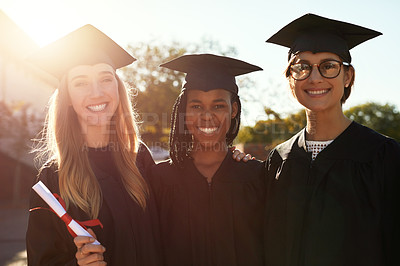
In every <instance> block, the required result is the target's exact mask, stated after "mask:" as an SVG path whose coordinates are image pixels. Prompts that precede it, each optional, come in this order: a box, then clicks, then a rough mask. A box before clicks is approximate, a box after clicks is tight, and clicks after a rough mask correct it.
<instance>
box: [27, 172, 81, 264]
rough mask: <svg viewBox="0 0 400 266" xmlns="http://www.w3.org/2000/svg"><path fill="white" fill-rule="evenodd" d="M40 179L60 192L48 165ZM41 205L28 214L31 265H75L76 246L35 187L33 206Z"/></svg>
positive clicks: (28, 248)
mask: <svg viewBox="0 0 400 266" xmlns="http://www.w3.org/2000/svg"><path fill="white" fill-rule="evenodd" d="M39 179H40V180H42V182H44V183H45V184H46V185H47V186H48V187H49V188H50V189H51V190H52V191H54V192H58V184H57V182H56V180H57V176H56V174H55V173H54V170H52V169H51V168H46V169H44V170H43V172H42V173H41V175H40V177H39ZM36 207H41V208H43V209H37V210H34V211H31V212H30V213H29V221H28V229H27V233H26V247H27V253H28V264H29V265H76V259H75V256H74V255H75V250H76V248H75V246H74V244H73V240H72V237H71V236H70V234H69V233H68V230H67V229H66V226H65V224H64V223H63V221H62V220H61V219H60V218H59V217H58V216H57V215H56V214H55V213H53V212H51V211H49V210H47V209H48V208H49V207H48V206H47V204H46V203H45V202H44V201H43V200H42V199H41V198H40V197H39V196H38V195H37V194H36V193H35V192H34V191H33V190H32V191H31V196H30V208H31V209H32V208H36Z"/></svg>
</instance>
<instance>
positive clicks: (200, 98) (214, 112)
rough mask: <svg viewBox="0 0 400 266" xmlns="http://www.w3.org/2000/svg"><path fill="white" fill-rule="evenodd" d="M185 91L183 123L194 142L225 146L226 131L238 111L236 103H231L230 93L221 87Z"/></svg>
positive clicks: (203, 144) (211, 145) (204, 145)
mask: <svg viewBox="0 0 400 266" xmlns="http://www.w3.org/2000/svg"><path fill="white" fill-rule="evenodd" d="M187 93H188V95H187V105H186V116H185V123H186V127H187V129H188V130H189V132H190V133H191V134H192V135H193V138H194V144H195V145H197V144H200V145H201V146H202V147H213V146H215V145H216V144H219V145H221V144H222V145H223V146H219V147H224V146H226V133H227V132H228V130H229V127H230V125H231V119H232V118H234V117H235V116H236V115H237V111H238V105H237V103H236V102H234V103H233V104H231V93H230V92H228V91H226V90H223V89H216V90H210V91H207V92H204V91H201V90H190V91H188V92H187ZM195 147H197V146H195Z"/></svg>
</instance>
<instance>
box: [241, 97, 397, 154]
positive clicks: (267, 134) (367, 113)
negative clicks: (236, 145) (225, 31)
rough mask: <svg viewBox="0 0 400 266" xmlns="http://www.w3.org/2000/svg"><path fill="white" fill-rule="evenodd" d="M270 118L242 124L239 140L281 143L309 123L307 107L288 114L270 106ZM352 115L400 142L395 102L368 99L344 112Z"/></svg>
mask: <svg viewBox="0 0 400 266" xmlns="http://www.w3.org/2000/svg"><path fill="white" fill-rule="evenodd" d="M264 111H265V113H266V114H267V117H268V119H267V120H263V121H258V122H257V123H256V124H255V125H254V127H249V126H247V127H243V128H241V130H240V131H239V135H238V142H240V143H263V144H265V145H266V146H267V147H273V146H275V145H276V144H279V143H281V142H283V141H285V140H287V139H289V138H290V137H292V136H293V135H294V134H296V133H297V132H298V131H299V130H301V129H302V128H303V127H305V125H306V122H307V121H306V115H305V111H304V110H302V111H299V112H297V113H294V114H290V115H288V116H287V117H285V118H281V115H280V114H278V113H276V112H275V111H273V110H272V109H270V108H265V110H264ZM344 114H345V115H346V116H347V117H349V118H350V119H352V120H354V121H356V122H358V123H360V124H363V125H365V126H367V127H369V128H372V129H373V130H375V131H377V132H379V133H381V134H383V135H387V136H390V137H392V138H394V139H395V140H397V141H398V142H400V113H399V111H398V110H397V109H396V107H395V106H394V105H390V104H385V105H380V104H377V103H366V104H362V105H358V106H354V107H352V108H350V109H348V110H346V111H345V112H344Z"/></svg>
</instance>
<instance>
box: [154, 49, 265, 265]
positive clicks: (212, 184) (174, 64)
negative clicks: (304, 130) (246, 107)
mask: <svg viewBox="0 0 400 266" xmlns="http://www.w3.org/2000/svg"><path fill="white" fill-rule="evenodd" d="M161 66H162V67H166V68H169V69H172V70H176V71H182V72H185V73H187V75H186V83H185V84H184V86H183V90H182V92H181V94H180V95H179V97H178V98H177V100H176V102H175V105H174V107H173V117H172V123H171V132H170V157H171V159H170V160H168V161H165V162H162V163H160V164H158V165H156V166H154V167H152V169H151V170H152V171H151V174H150V184H151V185H152V187H153V190H154V193H155V195H156V196H155V198H156V204H157V208H158V212H159V219H160V230H161V245H162V250H163V256H164V259H165V264H166V265H262V263H263V251H262V217H263V206H264V185H263V184H264V182H263V173H264V171H263V169H264V167H263V164H262V163H261V162H260V161H256V160H252V161H249V162H247V163H244V162H236V161H235V160H234V159H233V158H232V156H231V155H230V152H229V146H230V145H231V144H232V142H233V140H234V139H235V137H236V135H237V133H238V130H239V125H240V111H241V105H240V100H239V96H238V95H237V93H238V86H237V85H236V82H235V76H238V75H241V74H246V73H249V72H253V71H257V70H261V68H259V67H257V66H254V65H251V64H248V63H246V62H243V61H240V60H236V59H233V58H229V57H223V56H217V55H212V54H196V55H184V56H182V57H179V58H176V59H174V60H172V61H170V62H168V63H165V64H163V65H161Z"/></svg>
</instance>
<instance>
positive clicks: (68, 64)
mask: <svg viewBox="0 0 400 266" xmlns="http://www.w3.org/2000/svg"><path fill="white" fill-rule="evenodd" d="M27 60H28V61H30V62H31V63H33V64H34V65H36V66H38V67H40V68H42V69H43V70H44V71H46V72H48V73H50V74H52V75H53V76H55V77H56V78H58V79H59V80H60V79H61V77H62V76H63V75H64V74H65V73H67V71H68V70H70V69H71V68H72V67H74V66H77V65H94V64H98V63H107V64H109V65H111V66H112V67H113V68H114V69H118V68H120V67H123V66H126V65H129V64H131V63H132V62H134V61H135V60H136V59H135V58H133V57H132V56H131V55H130V54H129V53H128V52H126V51H125V50H124V49H123V48H121V47H120V46H119V45H118V44H117V43H115V42H114V41H113V40H112V39H110V37H108V36H107V35H105V34H104V33H103V32H101V31H100V30H98V29H97V28H95V27H94V26H92V25H90V24H88V25H85V26H83V27H81V28H79V29H77V30H75V31H73V32H71V33H69V34H68V35H66V36H64V37H63V38H61V39H58V40H56V41H55V42H53V43H51V44H49V45H47V46H45V47H43V48H41V49H38V50H37V51H36V52H34V53H33V54H31V55H30V56H28V58H27Z"/></svg>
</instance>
